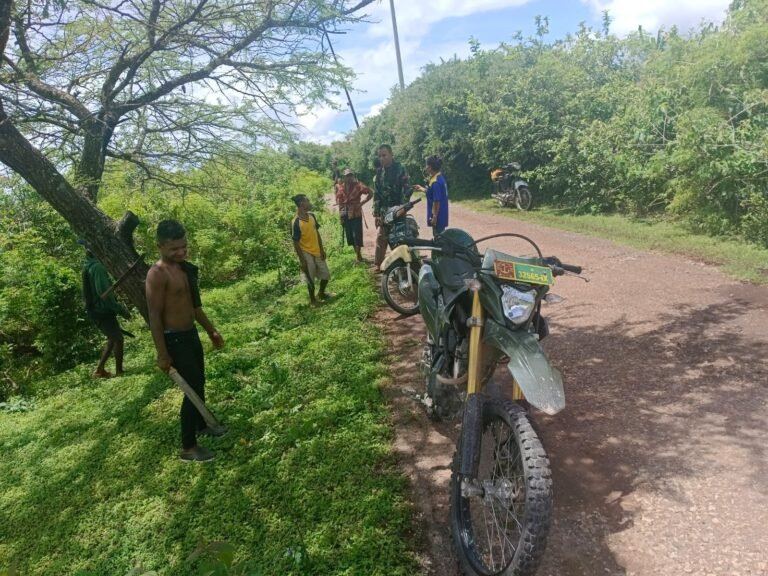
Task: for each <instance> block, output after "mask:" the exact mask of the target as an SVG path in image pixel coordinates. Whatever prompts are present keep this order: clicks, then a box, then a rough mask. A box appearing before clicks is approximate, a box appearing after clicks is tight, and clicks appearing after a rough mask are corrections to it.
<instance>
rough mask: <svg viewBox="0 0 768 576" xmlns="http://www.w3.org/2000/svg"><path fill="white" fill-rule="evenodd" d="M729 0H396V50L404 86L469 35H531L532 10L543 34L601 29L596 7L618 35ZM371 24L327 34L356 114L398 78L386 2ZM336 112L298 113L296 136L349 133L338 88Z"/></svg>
mask: <svg viewBox="0 0 768 576" xmlns="http://www.w3.org/2000/svg"><path fill="white" fill-rule="evenodd" d="M729 3H730V0H674V1H670V0H395V11H396V15H397V25H398V32H399V36H400V48H401V52H402V59H403V70H404V77H405V83H406V85H407V84H408V83H410V82H412V81H413V80H415V79H416V78H417V77H418V76H419V73H420V70H421V69H422V67H423V66H424V65H425V64H427V63H429V62H439V61H440V58H441V57H442V58H445V59H448V58H451V57H453V56H454V55H458V56H459V57H465V56H467V55H468V54H469V39H470V38H476V39H477V40H479V41H480V43H481V44H482V45H483V46H484V47H487V48H492V47H495V46H497V45H498V44H499V43H500V42H505V41H507V42H509V41H512V36H513V35H514V34H515V32H516V31H518V30H520V31H522V32H523V35H524V36H529V35H532V34H533V33H534V32H535V24H534V21H535V18H536V16H537V15H541V16H547V17H548V18H549V34H548V36H547V39H549V40H555V39H558V38H562V37H564V36H565V35H566V34H568V33H569V32H575V31H576V30H577V28H578V26H579V23H580V22H585V23H586V24H587V25H588V26H590V27H592V28H594V29H600V27H601V22H602V11H603V10H608V11H609V13H610V14H611V17H612V18H613V23H612V25H611V30H612V31H613V32H614V33H616V34H619V35H624V34H626V33H627V32H629V31H632V30H636V29H637V27H638V25H642V26H643V28H645V29H646V30H649V31H655V30H657V29H659V28H660V27H666V28H669V27H670V26H673V25H676V26H678V27H679V28H680V29H681V30H683V31H685V30H689V29H691V28H694V27H696V26H697V25H698V24H699V23H700V22H701V21H702V20H705V21H712V22H716V23H719V22H721V21H722V20H723V18H724V16H725V11H726V9H727V7H728V4H729ZM365 13H366V14H368V16H369V17H368V20H369V21H370V23H360V24H357V25H356V26H354V27H352V28H350V29H349V30H348V31H347V33H346V34H344V35H338V36H333V37H332V41H333V44H334V48H335V49H336V52H337V54H338V55H339V57H340V59H341V60H342V61H343V63H344V64H345V65H346V66H349V67H350V68H352V69H353V70H354V71H355V74H356V75H357V78H356V79H355V80H354V81H353V92H352V102H353V103H354V106H355V111H356V112H357V116H358V119H360V121H361V122H362V119H363V118H365V117H366V116H368V115H371V114H375V113H376V112H377V111H378V110H380V109H381V107H382V106H383V105H384V104H385V102H386V99H387V96H388V95H389V93H390V91H391V88H392V87H393V86H395V85H396V84H397V83H398V76H397V63H396V59H395V50H394V42H393V38H392V21H391V18H390V8H389V0H380V1H379V2H378V3H376V4H374V5H372V6H369V7H368V8H367V9H366V10H365ZM337 102H338V104H339V105H340V106H341V107H342V109H341V110H333V109H331V108H319V109H316V110H313V111H311V112H310V113H308V114H305V115H303V116H302V117H301V118H300V122H301V124H302V125H303V126H304V129H303V131H302V134H301V137H302V138H303V139H306V140H312V141H315V142H324V143H328V142H331V141H333V140H337V139H340V138H342V137H343V135H344V134H346V133H348V132H349V131H351V130H354V127H355V126H354V120H353V119H352V115H351V113H350V112H349V110H348V109H347V106H346V97H345V96H344V94H343V92H342V93H341V94H340V95H339V96H338V98H337Z"/></svg>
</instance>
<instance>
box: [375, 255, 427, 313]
mask: <svg viewBox="0 0 768 576" xmlns="http://www.w3.org/2000/svg"><path fill="white" fill-rule="evenodd" d="M409 278H410V282H409ZM418 289H419V275H418V274H417V273H416V271H415V270H414V268H413V266H409V265H407V264H405V263H404V262H403V261H402V260H400V261H398V262H395V263H393V264H392V265H391V266H390V267H389V268H387V269H386V270H385V271H384V275H383V276H382V278H381V294H382V296H384V300H386V301H387V304H389V305H390V306H391V307H392V309H393V310H395V311H396V312H399V313H400V314H403V315H404V316H413V315H414V314H418V312H419V291H418Z"/></svg>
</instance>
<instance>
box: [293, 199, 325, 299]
mask: <svg viewBox="0 0 768 576" xmlns="http://www.w3.org/2000/svg"><path fill="white" fill-rule="evenodd" d="M291 200H293V203H294V204H296V217H295V218H294V219H293V225H292V226H291V238H292V239H293V248H294V250H296V256H298V258H299V266H300V267H301V271H302V272H304V276H305V277H306V278H307V289H308V290H309V303H310V304H312V305H315V304H317V301H318V300H327V299H328V298H332V297H333V296H334V295H333V294H330V293H328V292H326V291H325V288H326V286H328V281H329V280H330V279H331V272H330V271H329V270H328V264H327V263H326V262H325V248H324V247H323V239H322V238H321V237H320V231H319V230H320V223H319V222H318V221H317V218H316V217H315V215H314V214H313V213H312V212H310V209H311V208H312V205H311V204H310V202H309V198H307V197H306V196H305V195H304V194H296V196H294V197H293V198H291ZM315 280H320V290H319V291H318V293H317V297H315Z"/></svg>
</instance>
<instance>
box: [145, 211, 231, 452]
mask: <svg viewBox="0 0 768 576" xmlns="http://www.w3.org/2000/svg"><path fill="white" fill-rule="evenodd" d="M157 246H158V248H159V249H160V260H158V261H157V262H156V263H155V264H154V265H153V266H152V268H150V269H149V272H148V273H147V282H146V292H147V305H148V306H149V327H150V330H151V331H152V338H153V339H154V341H155V349H156V350H157V366H158V367H159V368H160V369H161V370H162V371H163V372H168V371H169V369H170V368H171V366H173V367H174V368H176V370H178V372H179V374H181V375H182V376H183V377H184V379H185V380H186V381H187V382H188V383H189V385H190V386H191V387H192V389H193V390H194V391H195V392H197V394H198V396H200V399H201V400H203V401H205V365H204V363H203V346H202V344H201V343H200V338H199V336H198V334H197V328H196V327H195V321H197V322H198V323H199V324H200V325H201V326H202V327H203V328H205V331H206V332H207V333H208V337H209V338H210V339H211V342H212V343H213V346H214V348H221V347H222V346H223V345H224V339H223V338H222V337H221V334H219V333H218V332H217V331H216V329H215V328H214V327H213V324H212V323H211V321H210V320H209V319H208V317H207V316H206V315H205V312H203V308H202V306H203V305H202V303H201V301H200V290H199V288H198V284H197V267H196V266H194V265H192V264H190V263H189V262H187V261H186V260H185V258H186V257H187V238H186V231H185V230H184V227H183V226H182V225H181V224H179V223H178V222H176V221H175V220H163V221H162V222H160V224H158V226H157ZM222 433H223V430H218V429H217V430H214V429H210V428H206V425H205V420H203V417H202V415H201V414H200V413H199V412H198V411H197V408H195V406H194V404H192V402H191V401H190V400H189V399H188V398H187V397H186V396H185V397H184V401H183V402H182V404H181V447H182V449H181V452H180V453H179V457H180V458H181V459H182V460H183V461H185V462H207V461H210V460H213V458H214V454H213V452H211V451H210V450H208V449H207V448H205V447H204V446H200V445H198V443H197V438H196V436H197V435H198V434H204V435H209V436H218V435H221V434H222Z"/></svg>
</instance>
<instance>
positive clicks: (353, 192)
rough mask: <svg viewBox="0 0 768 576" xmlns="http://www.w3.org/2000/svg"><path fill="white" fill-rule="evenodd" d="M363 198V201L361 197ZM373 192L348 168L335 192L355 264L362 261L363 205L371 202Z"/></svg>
mask: <svg viewBox="0 0 768 576" xmlns="http://www.w3.org/2000/svg"><path fill="white" fill-rule="evenodd" d="M363 196H365V200H362V197H363ZM372 197H373V191H372V190H371V189H370V188H368V186H366V185H365V184H363V183H362V182H360V181H359V180H358V179H357V178H355V173H354V172H352V170H350V169H349V168H347V169H346V170H344V180H343V181H342V183H341V185H339V187H338V190H337V192H336V203H337V204H338V205H339V213H340V214H342V218H343V222H344V225H343V226H344V233H345V234H346V238H347V244H349V245H350V246H352V247H353V248H354V249H355V256H356V257H357V263H358V264H362V263H363V262H365V260H363V254H362V248H363V205H364V204H366V203H367V202H369V201H370V200H371V198H372Z"/></svg>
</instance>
